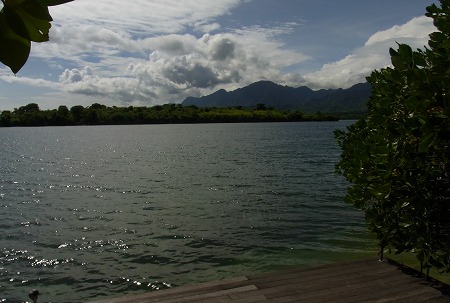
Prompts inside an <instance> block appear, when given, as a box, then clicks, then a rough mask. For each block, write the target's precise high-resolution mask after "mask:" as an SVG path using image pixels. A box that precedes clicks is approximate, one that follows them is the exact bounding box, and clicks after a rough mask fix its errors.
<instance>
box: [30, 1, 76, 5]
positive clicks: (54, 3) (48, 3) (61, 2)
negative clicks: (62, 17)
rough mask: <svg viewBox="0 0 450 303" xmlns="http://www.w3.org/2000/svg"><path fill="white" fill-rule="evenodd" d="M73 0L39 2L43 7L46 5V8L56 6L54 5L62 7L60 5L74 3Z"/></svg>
mask: <svg viewBox="0 0 450 303" xmlns="http://www.w3.org/2000/svg"><path fill="white" fill-rule="evenodd" d="M72 1H73V0H38V2H39V3H40V4H41V5H45V6H54V5H60V4H64V3H67V2H72Z"/></svg>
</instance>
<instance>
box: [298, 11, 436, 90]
mask: <svg viewBox="0 0 450 303" xmlns="http://www.w3.org/2000/svg"><path fill="white" fill-rule="evenodd" d="M435 29H436V28H435V27H434V25H433V22H432V20H431V19H430V18H428V17H417V18H413V19H412V20H411V21H409V22H407V23H405V24H403V25H400V26H394V27H392V28H390V29H388V30H385V31H380V32H377V33H375V34H373V35H372V36H371V37H370V38H369V39H368V40H367V42H366V43H365V44H364V46H363V47H361V48H358V49H356V50H355V51H354V52H353V53H352V54H350V55H348V56H346V57H345V58H343V59H341V60H339V61H336V62H332V63H327V64H325V65H323V67H322V69H321V70H319V71H317V72H313V73H309V74H307V75H305V76H304V77H303V78H304V80H305V84H306V85H308V86H310V87H311V88H339V87H340V88H347V87H350V86H352V85H354V84H356V83H359V82H364V81H365V78H366V77H367V76H369V75H370V73H371V72H372V71H373V70H375V69H380V68H383V67H386V66H389V65H390V64H391V62H390V57H389V48H390V47H393V48H396V47H397V43H406V44H409V45H410V46H411V47H413V48H423V47H424V46H425V45H426V44H427V41H428V35H429V34H430V33H431V32H433V31H435Z"/></svg>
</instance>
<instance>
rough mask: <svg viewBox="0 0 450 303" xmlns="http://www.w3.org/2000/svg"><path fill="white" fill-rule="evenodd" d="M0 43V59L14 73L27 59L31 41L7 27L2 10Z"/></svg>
mask: <svg viewBox="0 0 450 303" xmlns="http://www.w3.org/2000/svg"><path fill="white" fill-rule="evenodd" d="M0 43H1V44H0V45H1V46H0V61H1V62H2V63H3V64H5V65H7V66H9V68H10V69H11V70H12V72H13V73H15V74H16V73H17V72H18V71H19V70H20V69H21V68H22V67H23V66H24V64H25V63H26V62H27V60H28V56H29V55H30V49H31V42H30V41H29V40H27V39H24V38H22V37H20V36H19V35H17V34H16V33H14V32H13V31H12V30H11V29H10V28H9V27H8V25H7V24H6V20H5V15H4V13H3V11H1V12H0Z"/></svg>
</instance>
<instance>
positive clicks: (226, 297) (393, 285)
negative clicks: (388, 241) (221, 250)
mask: <svg viewBox="0 0 450 303" xmlns="http://www.w3.org/2000/svg"><path fill="white" fill-rule="evenodd" d="M439 287H441V288H442V289H438V288H439ZM447 290H448V286H446V285H443V284H440V283H437V282H436V281H434V282H433V283H431V282H428V281H426V280H425V279H423V278H419V277H417V272H408V271H407V270H405V268H403V267H401V266H398V265H397V266H396V265H392V264H388V263H382V262H379V261H378V260H376V259H366V260H358V261H354V262H347V263H341V264H332V265H324V266H317V267H314V268H289V269H286V270H283V271H279V272H275V273H265V274H261V275H251V276H247V277H238V278H235V279H228V280H225V281H215V282H209V283H203V284H200V285H196V286H185V287H176V288H173V289H168V290H161V291H156V292H151V293H148V294H141V295H129V296H125V297H122V298H116V299H104V300H100V301H96V302H92V303H106V302H108V303H138V302H139V303H156V302H158V303H169V302H170V303H268V302H270V303H290V302H296V303H301V302H308V303H314V302H320V303H326V302H333V303H334V302H336V303H339V302H342V303H344V302H345V303H348V302H367V303H368V302H379V303H382V302H397V303H402V302H411V303H416V302H417V303H418V302H430V303H433V302H435V303H444V302H447V303H449V302H450V297H449V295H448V293H445V291H447Z"/></svg>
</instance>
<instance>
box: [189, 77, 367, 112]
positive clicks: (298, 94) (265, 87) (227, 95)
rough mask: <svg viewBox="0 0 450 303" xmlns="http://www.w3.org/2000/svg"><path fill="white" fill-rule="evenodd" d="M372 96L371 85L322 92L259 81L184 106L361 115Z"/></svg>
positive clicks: (303, 87) (365, 84)
mask: <svg viewBox="0 0 450 303" xmlns="http://www.w3.org/2000/svg"><path fill="white" fill-rule="evenodd" d="M370 94H371V87H370V84H369V83H367V82H366V83H359V84H356V85H354V86H352V87H350V88H347V89H341V88H340V89H321V90H317V91H314V90H312V89H310V88H308V87H306V86H301V87H298V88H293V87H289V86H282V85H279V84H276V83H273V82H271V81H258V82H255V83H252V84H250V85H248V86H245V87H242V88H238V89H236V90H234V91H230V92H227V91H226V90H224V89H220V90H218V91H216V92H214V93H212V94H210V95H207V96H203V97H199V98H196V97H188V98H186V99H184V101H183V102H182V104H183V106H189V105H195V106H198V107H235V106H242V107H255V106H256V104H258V103H262V104H265V105H266V106H269V107H274V108H278V109H298V110H301V111H304V112H317V111H322V112H329V113H344V112H345V113H349V112H355V113H361V112H364V111H366V103H367V100H368V99H369V96H370Z"/></svg>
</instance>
